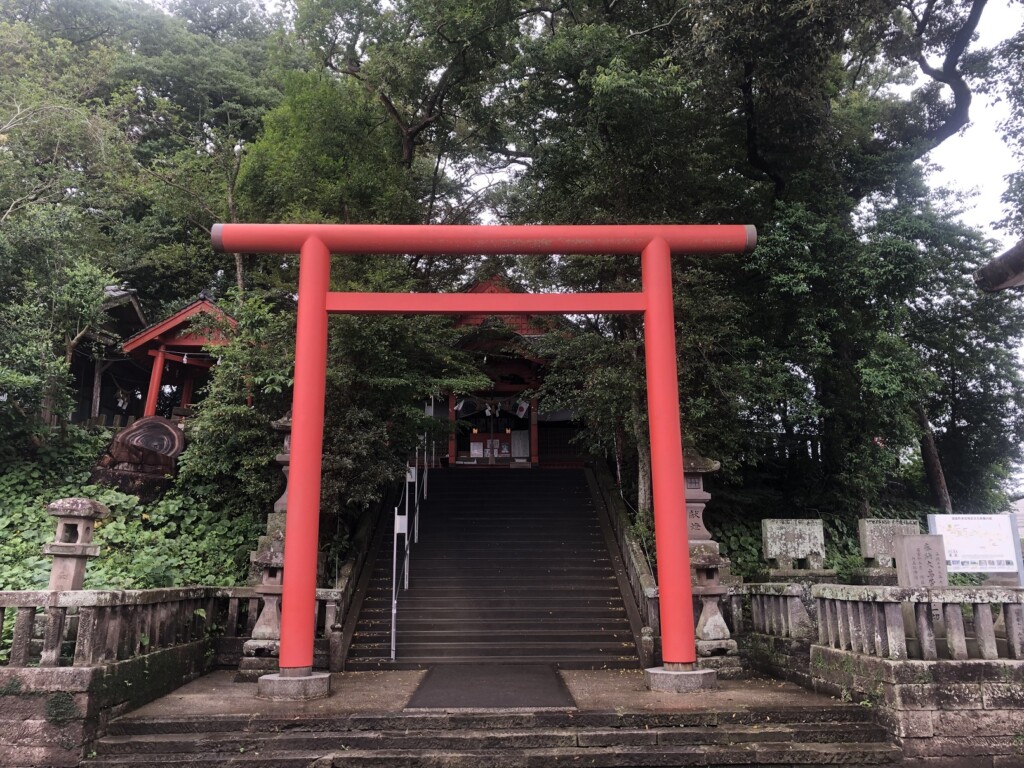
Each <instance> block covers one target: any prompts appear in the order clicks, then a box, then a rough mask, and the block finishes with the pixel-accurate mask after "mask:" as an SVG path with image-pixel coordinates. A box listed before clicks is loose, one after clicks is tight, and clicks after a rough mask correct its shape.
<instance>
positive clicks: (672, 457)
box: [640, 240, 697, 664]
mask: <svg viewBox="0 0 1024 768" xmlns="http://www.w3.org/2000/svg"><path fill="white" fill-rule="evenodd" d="M640 265H641V269H642V272H643V284H644V293H645V295H646V296H647V312H646V314H645V315H644V347H645V353H646V358H647V412H648V422H649V424H650V427H649V428H650V434H651V485H652V487H653V492H654V544H655V548H656V549H657V553H658V596H659V597H658V602H659V607H660V609H661V647H662V658H663V659H664V660H665V662H666V663H677V664H692V663H694V662H695V661H696V660H697V651H696V646H695V642H694V626H693V593H692V590H691V587H690V544H689V533H688V531H687V520H686V490H685V488H686V484H685V482H684V480H683V443H682V435H681V433H680V429H679V374H678V371H677V369H676V365H677V364H676V326H675V318H674V316H673V306H672V305H673V300H672V253H671V251H669V248H668V245H667V244H666V243H665V242H663V241H661V240H655V241H654V242H652V243H651V244H650V245H648V246H647V247H646V248H645V249H644V252H643V254H642V255H641V257H640Z"/></svg>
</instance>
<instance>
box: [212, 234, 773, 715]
mask: <svg viewBox="0 0 1024 768" xmlns="http://www.w3.org/2000/svg"><path fill="white" fill-rule="evenodd" d="M211 238H212V240H213V246H214V248H216V249H217V250H218V251H227V252H232V253H299V254H300V259H299V286H298V287H299V290H298V311H297V323H296V344H295V383H294V388H293V399H292V441H291V446H292V449H291V450H292V459H291V474H290V482H289V488H288V511H287V517H286V529H285V552H284V559H285V567H284V587H283V599H282V606H281V608H282V614H281V650H280V656H279V664H280V670H281V672H280V675H281V678H298V680H296V681H295V687H294V690H295V691H296V692H297V696H296V697H298V698H301V697H302V694H301V691H303V690H305V688H304V683H302V682H301V679H302V678H308V677H309V676H310V675H312V674H313V672H312V665H313V641H314V636H315V629H316V562H317V551H318V537H319V517H320V515H319V513H320V485H321V469H322V448H323V417H324V394H325V377H326V358H327V325H328V324H327V317H328V315H329V314H330V313H355V314H374V313H398V314H417V313H458V312H465V311H488V310H492V311H494V312H495V313H496V314H511V313H530V314H540V313H549V314H555V313H558V314H562V313H565V314H571V313H581V314H582V313H588V312H589V313H606V312H623V313H626V312H628V313H642V314H643V318H644V329H645V333H644V348H645V358H646V366H647V402H648V412H649V419H648V421H649V424H650V436H651V475H652V478H651V479H652V489H653V494H654V535H655V548H656V551H657V558H658V582H659V591H660V610H661V630H662V656H663V659H664V661H665V664H666V667H667V668H671V669H673V670H674V671H681V670H685V669H692V668H693V666H694V664H695V662H696V650H695V643H694V616H693V592H692V589H691V586H690V553H689V545H688V538H689V537H688V520H687V511H686V503H685V485H684V482H685V481H684V478H683V452H682V439H681V434H680V423H679V382H678V371H677V358H676V339H675V333H676V329H675V320H674V298H673V292H672V258H671V257H672V255H673V254H684V253H686V254H695V255H713V254H727V253H746V252H749V251H751V250H753V249H754V246H755V244H756V240H757V233H756V230H755V229H754V227H752V226H749V225H653V224H652V225H647V224H637V225H622V226H618V225H583V226H548V225H537V226H469V225H382V224H215V225H214V226H213V230H212V232H211ZM332 253H337V254H346V253H362V254H404V253H418V254H420V253H422V254H451V255H459V254H462V255H493V254H551V255H554V254H565V255H576V254H579V255H583V254H620V255H625V254H630V255H636V254H640V267H641V277H642V290H641V291H640V292H637V293H585V294H555V293H549V294H506V295H504V296H502V297H501V298H500V299H499V298H496V297H495V296H494V295H490V294H475V295H470V296H468V298H467V297H466V295H462V296H460V295H458V294H409V293H346V292H331V291H330V289H329V287H328V286H329V283H330V267H331V259H330V257H331V254H332ZM481 301H482V302H484V303H483V304H480V302H481ZM474 302H475V303H474ZM478 305H479V306H478ZM276 682H277V681H275V683H276Z"/></svg>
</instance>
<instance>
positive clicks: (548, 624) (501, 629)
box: [356, 614, 630, 637]
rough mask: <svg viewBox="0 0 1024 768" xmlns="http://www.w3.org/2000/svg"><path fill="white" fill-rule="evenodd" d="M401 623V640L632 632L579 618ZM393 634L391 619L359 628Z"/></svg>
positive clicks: (614, 622)
mask: <svg viewBox="0 0 1024 768" xmlns="http://www.w3.org/2000/svg"><path fill="white" fill-rule="evenodd" d="M399 623H400V624H401V628H402V636H403V637H405V635H406V633H407V632H410V633H413V634H416V633H420V632H454V633H458V632H465V631H480V632H491V633H493V634H495V635H497V634H503V633H508V632H513V633H530V634H537V633H541V634H551V635H564V634H565V633H567V632H574V631H575V632H580V631H600V632H629V631H630V627H629V621H628V620H627V619H626V617H625V616H617V617H605V618H603V619H601V620H600V621H588V622H586V623H584V622H581V621H580V620H579V619H578V618H557V617H544V618H543V619H537V618H536V617H533V616H531V617H528V618H525V619H515V618H513V619H495V620H493V621H491V622H490V623H488V625H487V627H486V629H480V628H471V627H467V626H466V625H465V623H464V622H463V621H462V619H461V618H454V619H448V620H446V621H442V620H440V619H437V618H436V617H427V618H420V619H412V618H410V617H408V616H404V615H403V616H401V617H400V619H399ZM380 632H383V633H386V634H388V635H390V633H391V615H390V614H389V615H387V616H384V617H380V618H370V617H368V618H364V619H363V620H361V621H359V623H358V624H357V625H356V633H365V634H374V633H380Z"/></svg>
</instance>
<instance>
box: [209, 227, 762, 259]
mask: <svg viewBox="0 0 1024 768" xmlns="http://www.w3.org/2000/svg"><path fill="white" fill-rule="evenodd" d="M309 237H316V238H317V239H318V240H320V241H321V242H322V243H323V244H324V245H325V246H327V248H328V250H330V251H331V253H432V254H443V253H450V254H500V253H522V254H526V253H539V254H554V253H565V254H584V253H598V254H600V253H614V254H630V255H636V254H638V253H640V251H642V250H643V249H644V247H645V246H646V245H647V244H648V243H649V242H651V241H652V240H654V239H655V238H660V239H662V240H664V241H665V242H666V243H667V244H668V247H669V249H670V250H671V251H672V252H673V253H693V254H722V253H747V252H749V251H752V250H753V249H754V245H755V243H756V240H757V234H756V231H755V229H754V228H753V227H752V226H749V225H743V224H660V225H658V224H636V225H629V226H626V225H621V226H620V225H586V226H579V225H577V226H517V227H504V226H492V227H481V226H471V225H457V224H451V225H444V224H428V225H420V224H409V225H399V224H214V225H213V230H212V234H211V239H212V240H213V246H214V248H216V249H217V250H219V251H226V252H229V253H239V252H242V253H245V252H248V253H298V252H299V249H301V248H302V244H303V243H304V242H305V241H306V238H309Z"/></svg>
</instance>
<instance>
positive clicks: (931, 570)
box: [894, 534, 949, 587]
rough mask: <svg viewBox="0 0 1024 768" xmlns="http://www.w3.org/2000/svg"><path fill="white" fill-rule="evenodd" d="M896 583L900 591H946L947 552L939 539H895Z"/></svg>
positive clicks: (931, 537)
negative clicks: (937, 588) (922, 589)
mask: <svg viewBox="0 0 1024 768" xmlns="http://www.w3.org/2000/svg"><path fill="white" fill-rule="evenodd" d="M894 555H895V557H896V583H897V584H898V585H899V586H901V587H948V586H949V572H948V571H947V570H946V548H945V546H944V545H943V543H942V536H937V535H931V534H928V535H925V534H915V535H912V536H905V535H897V536H896V537H895V551H894Z"/></svg>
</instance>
